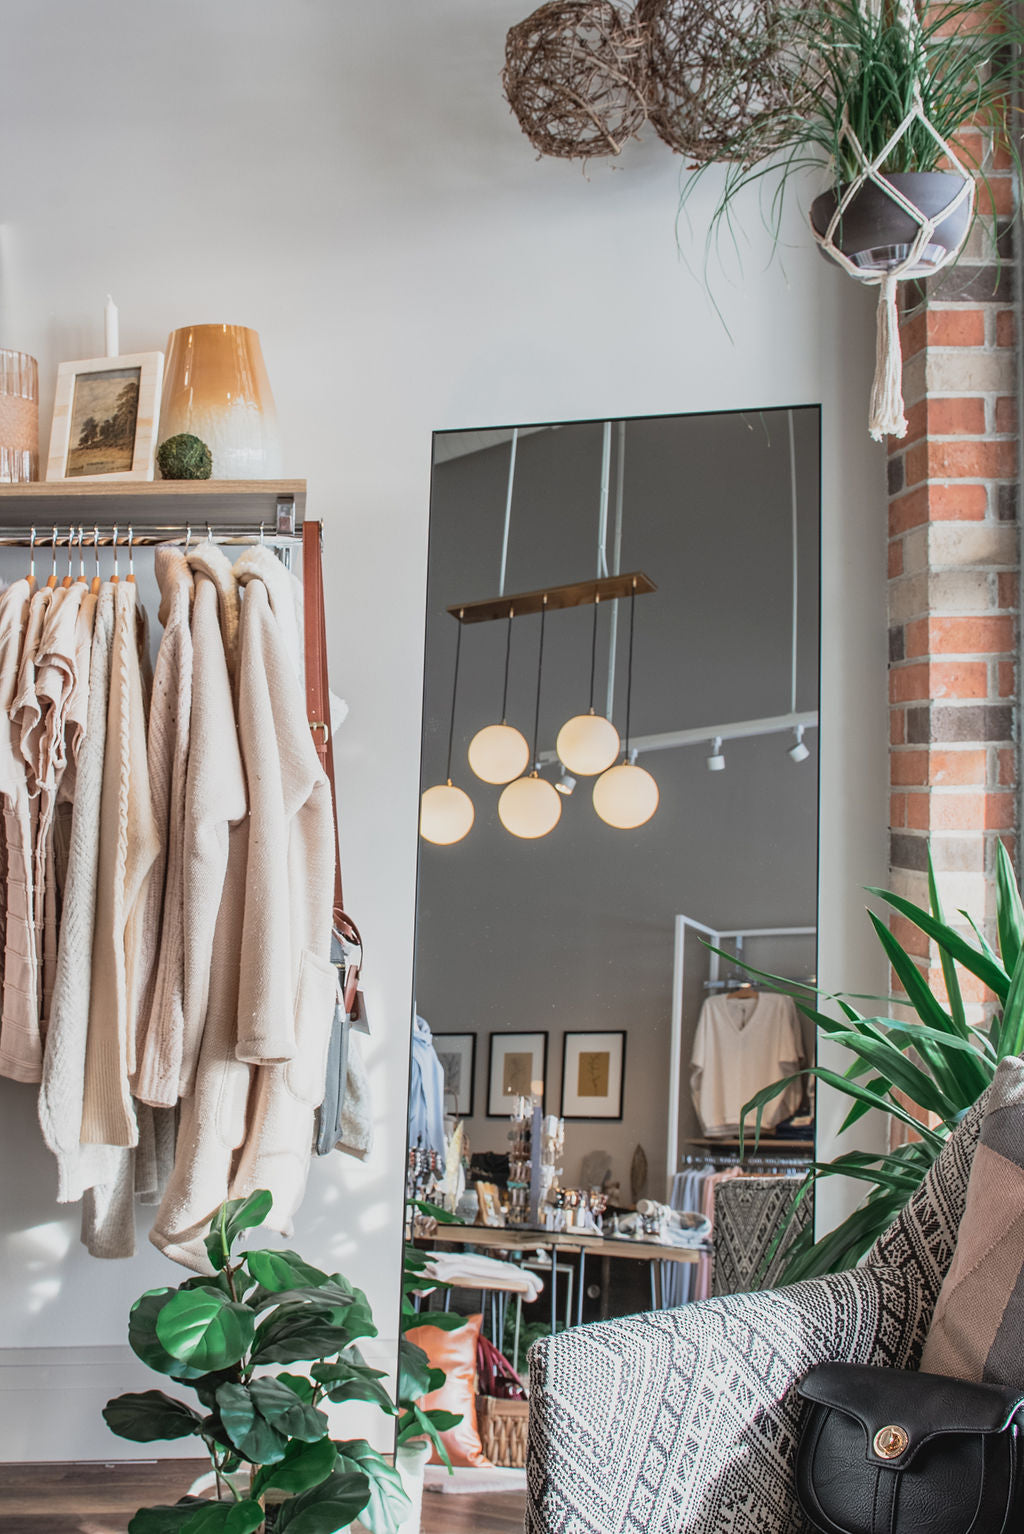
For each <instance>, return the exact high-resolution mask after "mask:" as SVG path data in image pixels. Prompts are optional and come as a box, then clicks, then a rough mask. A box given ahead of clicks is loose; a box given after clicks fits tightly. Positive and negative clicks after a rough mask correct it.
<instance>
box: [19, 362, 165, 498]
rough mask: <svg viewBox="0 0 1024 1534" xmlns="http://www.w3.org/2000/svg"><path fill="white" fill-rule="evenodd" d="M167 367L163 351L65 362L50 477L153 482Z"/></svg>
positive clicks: (52, 433) (57, 399) (56, 401)
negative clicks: (165, 369)
mask: <svg viewBox="0 0 1024 1534" xmlns="http://www.w3.org/2000/svg"><path fill="white" fill-rule="evenodd" d="M163 369H164V354H163V352H134V353H131V354H129V355H128V356H125V357H93V358H91V359H90V360H88V361H85V362H62V363H61V365H60V367H59V368H58V369H57V393H56V395H55V397H54V402H53V425H52V427H51V428H50V453H49V457H48V459H47V462H46V477H47V479H48V480H53V479H84V480H89V479H100V480H121V479H137V480H148V479H152V478H153V462H154V456H155V453H156V434H157V423H158V422H159V419H160V391H161V385H162V382H163Z"/></svg>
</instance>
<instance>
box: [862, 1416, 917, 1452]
mask: <svg viewBox="0 0 1024 1534" xmlns="http://www.w3.org/2000/svg"><path fill="white" fill-rule="evenodd" d="M909 1442H910V1438H909V1436H908V1434H907V1432H906V1430H905V1429H904V1428H901V1427H897V1426H896V1425H895V1423H893V1424H891V1425H890V1426H889V1427H880V1428H879V1429H878V1432H877V1433H876V1434H875V1437H874V1442H873V1443H872V1445H871V1447H872V1448H873V1449H874V1451H875V1453H876V1454H877V1455H878V1458H879V1459H899V1457H900V1455H901V1454H902V1453H903V1451H904V1449H905V1448H906V1447H907V1444H908V1443H909Z"/></svg>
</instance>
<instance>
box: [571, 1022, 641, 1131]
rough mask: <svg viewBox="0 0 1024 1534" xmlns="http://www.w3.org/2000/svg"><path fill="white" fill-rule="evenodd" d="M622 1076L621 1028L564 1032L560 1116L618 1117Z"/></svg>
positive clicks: (624, 1041)
mask: <svg viewBox="0 0 1024 1534" xmlns="http://www.w3.org/2000/svg"><path fill="white" fill-rule="evenodd" d="M625 1079H626V1034H625V1030H624V1029H619V1028H598V1029H592V1030H591V1031H589V1032H579V1033H577V1032H575V1031H574V1032H569V1033H566V1034H564V1035H563V1037H562V1117H563V1119H621V1118H622V1100H623V1096H624V1087H625Z"/></svg>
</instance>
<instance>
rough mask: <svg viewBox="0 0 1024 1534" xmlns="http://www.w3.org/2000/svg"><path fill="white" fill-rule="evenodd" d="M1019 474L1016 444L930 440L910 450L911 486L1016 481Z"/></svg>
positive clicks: (908, 465) (908, 467) (909, 477)
mask: <svg viewBox="0 0 1024 1534" xmlns="http://www.w3.org/2000/svg"><path fill="white" fill-rule="evenodd" d="M1016 472H1017V444H1016V443H1015V442H1006V441H1002V440H997V441H994V442H993V441H988V442H956V441H950V442H941V441H940V442H937V441H935V440H934V439H933V438H930V437H929V438H927V439H926V440H925V441H924V442H919V443H917V444H916V445H915V446H914V447H911V448H908V449H907V483H908V484H910V485H916V484H918V483H919V482H920V481H921V480H923V479H1013V478H1014V477H1015V475H1016ZM983 493H984V492H983ZM986 502H987V497H986ZM929 510H930V511H931V504H930V503H929ZM934 515H935V513H934V511H932V516H934Z"/></svg>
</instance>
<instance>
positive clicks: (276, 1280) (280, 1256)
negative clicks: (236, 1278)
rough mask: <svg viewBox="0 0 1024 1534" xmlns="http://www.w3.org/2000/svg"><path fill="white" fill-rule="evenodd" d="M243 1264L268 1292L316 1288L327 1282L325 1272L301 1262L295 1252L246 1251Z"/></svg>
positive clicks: (275, 1292) (278, 1292) (277, 1292)
mask: <svg viewBox="0 0 1024 1534" xmlns="http://www.w3.org/2000/svg"><path fill="white" fill-rule="evenodd" d="M245 1265H246V1267H247V1268H248V1269H249V1272H250V1273H251V1274H252V1276H253V1278H254V1279H255V1280H256V1282H257V1283H258V1284H261V1285H262V1286H263V1288H264V1289H266V1290H267V1291H268V1293H270V1294H280V1293H282V1292H283V1291H284V1290H286V1289H307V1288H312V1289H314V1290H315V1289H316V1288H318V1287H319V1286H320V1285H321V1284H326V1283H327V1274H326V1273H322V1272H321V1271H320V1269H319V1268H314V1267H313V1266H312V1265H311V1264H310V1263H308V1262H303V1260H302V1258H301V1257H300V1256H299V1255H298V1254H297V1253H296V1252H274V1251H269V1252H246V1254H245Z"/></svg>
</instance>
